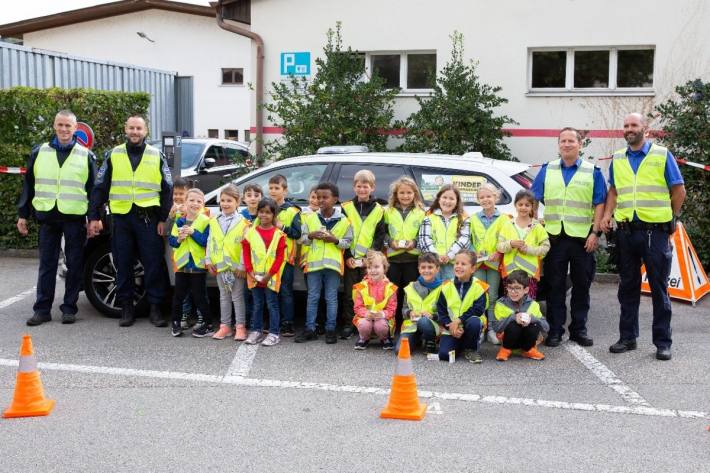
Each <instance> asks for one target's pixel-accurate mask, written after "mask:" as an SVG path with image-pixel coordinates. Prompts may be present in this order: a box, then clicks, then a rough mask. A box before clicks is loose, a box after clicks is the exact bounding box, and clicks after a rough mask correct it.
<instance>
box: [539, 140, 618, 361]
mask: <svg viewBox="0 0 710 473" xmlns="http://www.w3.org/2000/svg"><path fill="white" fill-rule="evenodd" d="M558 146H559V153H560V158H561V159H556V160H554V161H550V162H549V163H547V164H545V165H543V167H542V169H541V170H540V172H539V173H538V175H537V177H536V178H535V182H534V183H533V188H532V189H533V192H534V193H535V198H536V199H538V200H539V201H541V202H543V203H544V204H545V230H547V233H548V235H549V236H550V252H549V253H548V254H547V256H546V257H545V259H544V275H545V280H546V285H547V286H546V287H547V289H548V290H547V314H546V318H547V320H548V322H549V323H550V333H549V334H548V336H547V338H546V340H545V344H546V345H547V346H550V347H556V346H558V345H559V344H560V343H561V341H562V335H563V334H564V332H565V328H564V325H565V321H566V319H567V305H566V304H565V298H566V292H567V291H566V279H567V268H568V267H569V272H570V277H571V279H572V297H571V299H570V318H571V322H570V324H569V339H570V340H572V341H574V342H577V343H578V344H579V345H582V346H585V347H589V346H592V345H593V344H594V341H593V340H592V338H591V337H590V336H589V335H588V334H587V315H588V314H589V288H590V286H591V285H592V281H593V280H594V273H595V272H596V259H595V257H594V250H596V248H597V245H598V239H599V237H600V236H601V231H600V222H601V218H602V215H603V213H604V201H605V199H606V182H605V181H604V176H603V175H602V173H601V170H600V169H599V168H598V167H596V166H594V165H593V164H591V163H589V162H587V161H585V160H583V159H581V158H580V157H579V152H580V149H581V148H582V135H581V134H580V133H579V131H577V130H576V129H574V128H570V127H567V128H563V129H562V131H560V135H559V139H558Z"/></svg>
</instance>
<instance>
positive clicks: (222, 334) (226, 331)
mask: <svg viewBox="0 0 710 473" xmlns="http://www.w3.org/2000/svg"><path fill="white" fill-rule="evenodd" d="M231 336H232V327H230V326H229V325H227V324H220V325H219V330H217V331H216V332H215V334H214V335H212V338H214V339H215V340H224V339H225V338H227V337H231Z"/></svg>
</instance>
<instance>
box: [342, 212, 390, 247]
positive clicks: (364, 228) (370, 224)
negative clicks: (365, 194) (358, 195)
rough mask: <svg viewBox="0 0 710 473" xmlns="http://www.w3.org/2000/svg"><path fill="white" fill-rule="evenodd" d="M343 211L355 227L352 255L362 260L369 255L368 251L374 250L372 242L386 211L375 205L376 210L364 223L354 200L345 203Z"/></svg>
mask: <svg viewBox="0 0 710 473" xmlns="http://www.w3.org/2000/svg"><path fill="white" fill-rule="evenodd" d="M342 209H343V212H344V213H345V215H347V217H348V220H350V225H352V227H353V242H352V244H351V245H350V253H352V255H353V258H362V257H363V256H365V255H366V254H367V250H369V249H370V248H372V242H373V240H374V239H375V228H376V227H377V224H378V223H379V222H380V220H382V216H383V215H384V213H385V211H384V209H383V208H382V206H381V205H380V204H375V208H373V209H372V211H371V212H370V214H369V215H368V216H367V217H365V221H363V220H362V218H361V217H360V214H359V213H358V211H357V209H356V208H355V203H354V202H353V201H352V200H349V201H347V202H345V203H343V206H342Z"/></svg>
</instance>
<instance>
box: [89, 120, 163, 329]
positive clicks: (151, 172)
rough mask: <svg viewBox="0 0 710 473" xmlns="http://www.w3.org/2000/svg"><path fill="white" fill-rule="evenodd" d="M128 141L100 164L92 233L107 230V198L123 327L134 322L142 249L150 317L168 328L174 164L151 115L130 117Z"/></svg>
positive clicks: (91, 211) (91, 208)
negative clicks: (154, 132) (168, 223)
mask: <svg viewBox="0 0 710 473" xmlns="http://www.w3.org/2000/svg"><path fill="white" fill-rule="evenodd" d="M125 131H126V137H127V141H126V143H125V144H122V145H119V146H117V147H115V148H114V149H112V150H111V152H110V153H109V154H108V156H107V159H106V160H105V161H104V163H103V165H102V166H101V169H99V172H98V175H97V177H96V185H95V186H94V190H93V192H92V193H91V200H90V206H89V221H90V223H89V236H95V235H98V234H99V232H100V231H101V229H102V225H101V220H100V211H101V209H102V207H103V205H104V204H105V203H106V201H108V202H109V210H110V213H111V253H112V254H113V261H114V263H115V265H116V285H117V288H116V300H117V302H118V303H119V304H121V320H120V322H119V325H120V326H121V327H129V326H131V325H133V322H134V320H135V309H134V306H133V299H134V295H135V287H134V281H133V279H134V276H133V267H134V265H135V262H136V249H137V250H138V254H139V255H140V260H141V262H142V263H143V268H144V269H145V272H144V279H143V285H144V287H145V291H146V295H147V298H148V302H149V303H150V322H151V323H152V324H153V325H155V326H156V327H165V326H166V325H167V322H166V321H165V319H164V318H163V316H162V315H161V313H160V304H161V303H162V302H163V299H164V297H165V279H166V274H165V266H164V260H163V255H164V254H165V251H164V247H163V239H162V237H161V236H162V235H163V234H164V233H165V228H164V227H165V220H166V219H167V218H168V214H169V212H170V206H171V204H172V194H171V192H172V179H171V176H170V169H169V168H168V165H167V163H166V162H165V160H164V159H163V157H162V156H161V154H160V151H159V150H158V149H157V148H154V147H152V146H150V145H148V144H147V143H146V142H145V137H146V135H147V134H148V128H147V126H146V122H145V119H144V118H143V117H141V116H139V115H134V116H131V117H129V118H128V120H127V121H126V127H125Z"/></svg>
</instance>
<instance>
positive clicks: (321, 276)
mask: <svg viewBox="0 0 710 473" xmlns="http://www.w3.org/2000/svg"><path fill="white" fill-rule="evenodd" d="M306 280H307V282H308V303H307V306H306V330H315V329H316V317H317V316H318V303H319V302H320V295H321V289H323V292H324V295H323V298H324V299H325V304H326V322H325V330H326V332H332V331H335V324H336V321H337V318H338V285H339V284H340V273H338V272H337V271H333V270H332V269H321V270H320V271H315V272H312V273H306ZM282 290H283V288H282Z"/></svg>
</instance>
